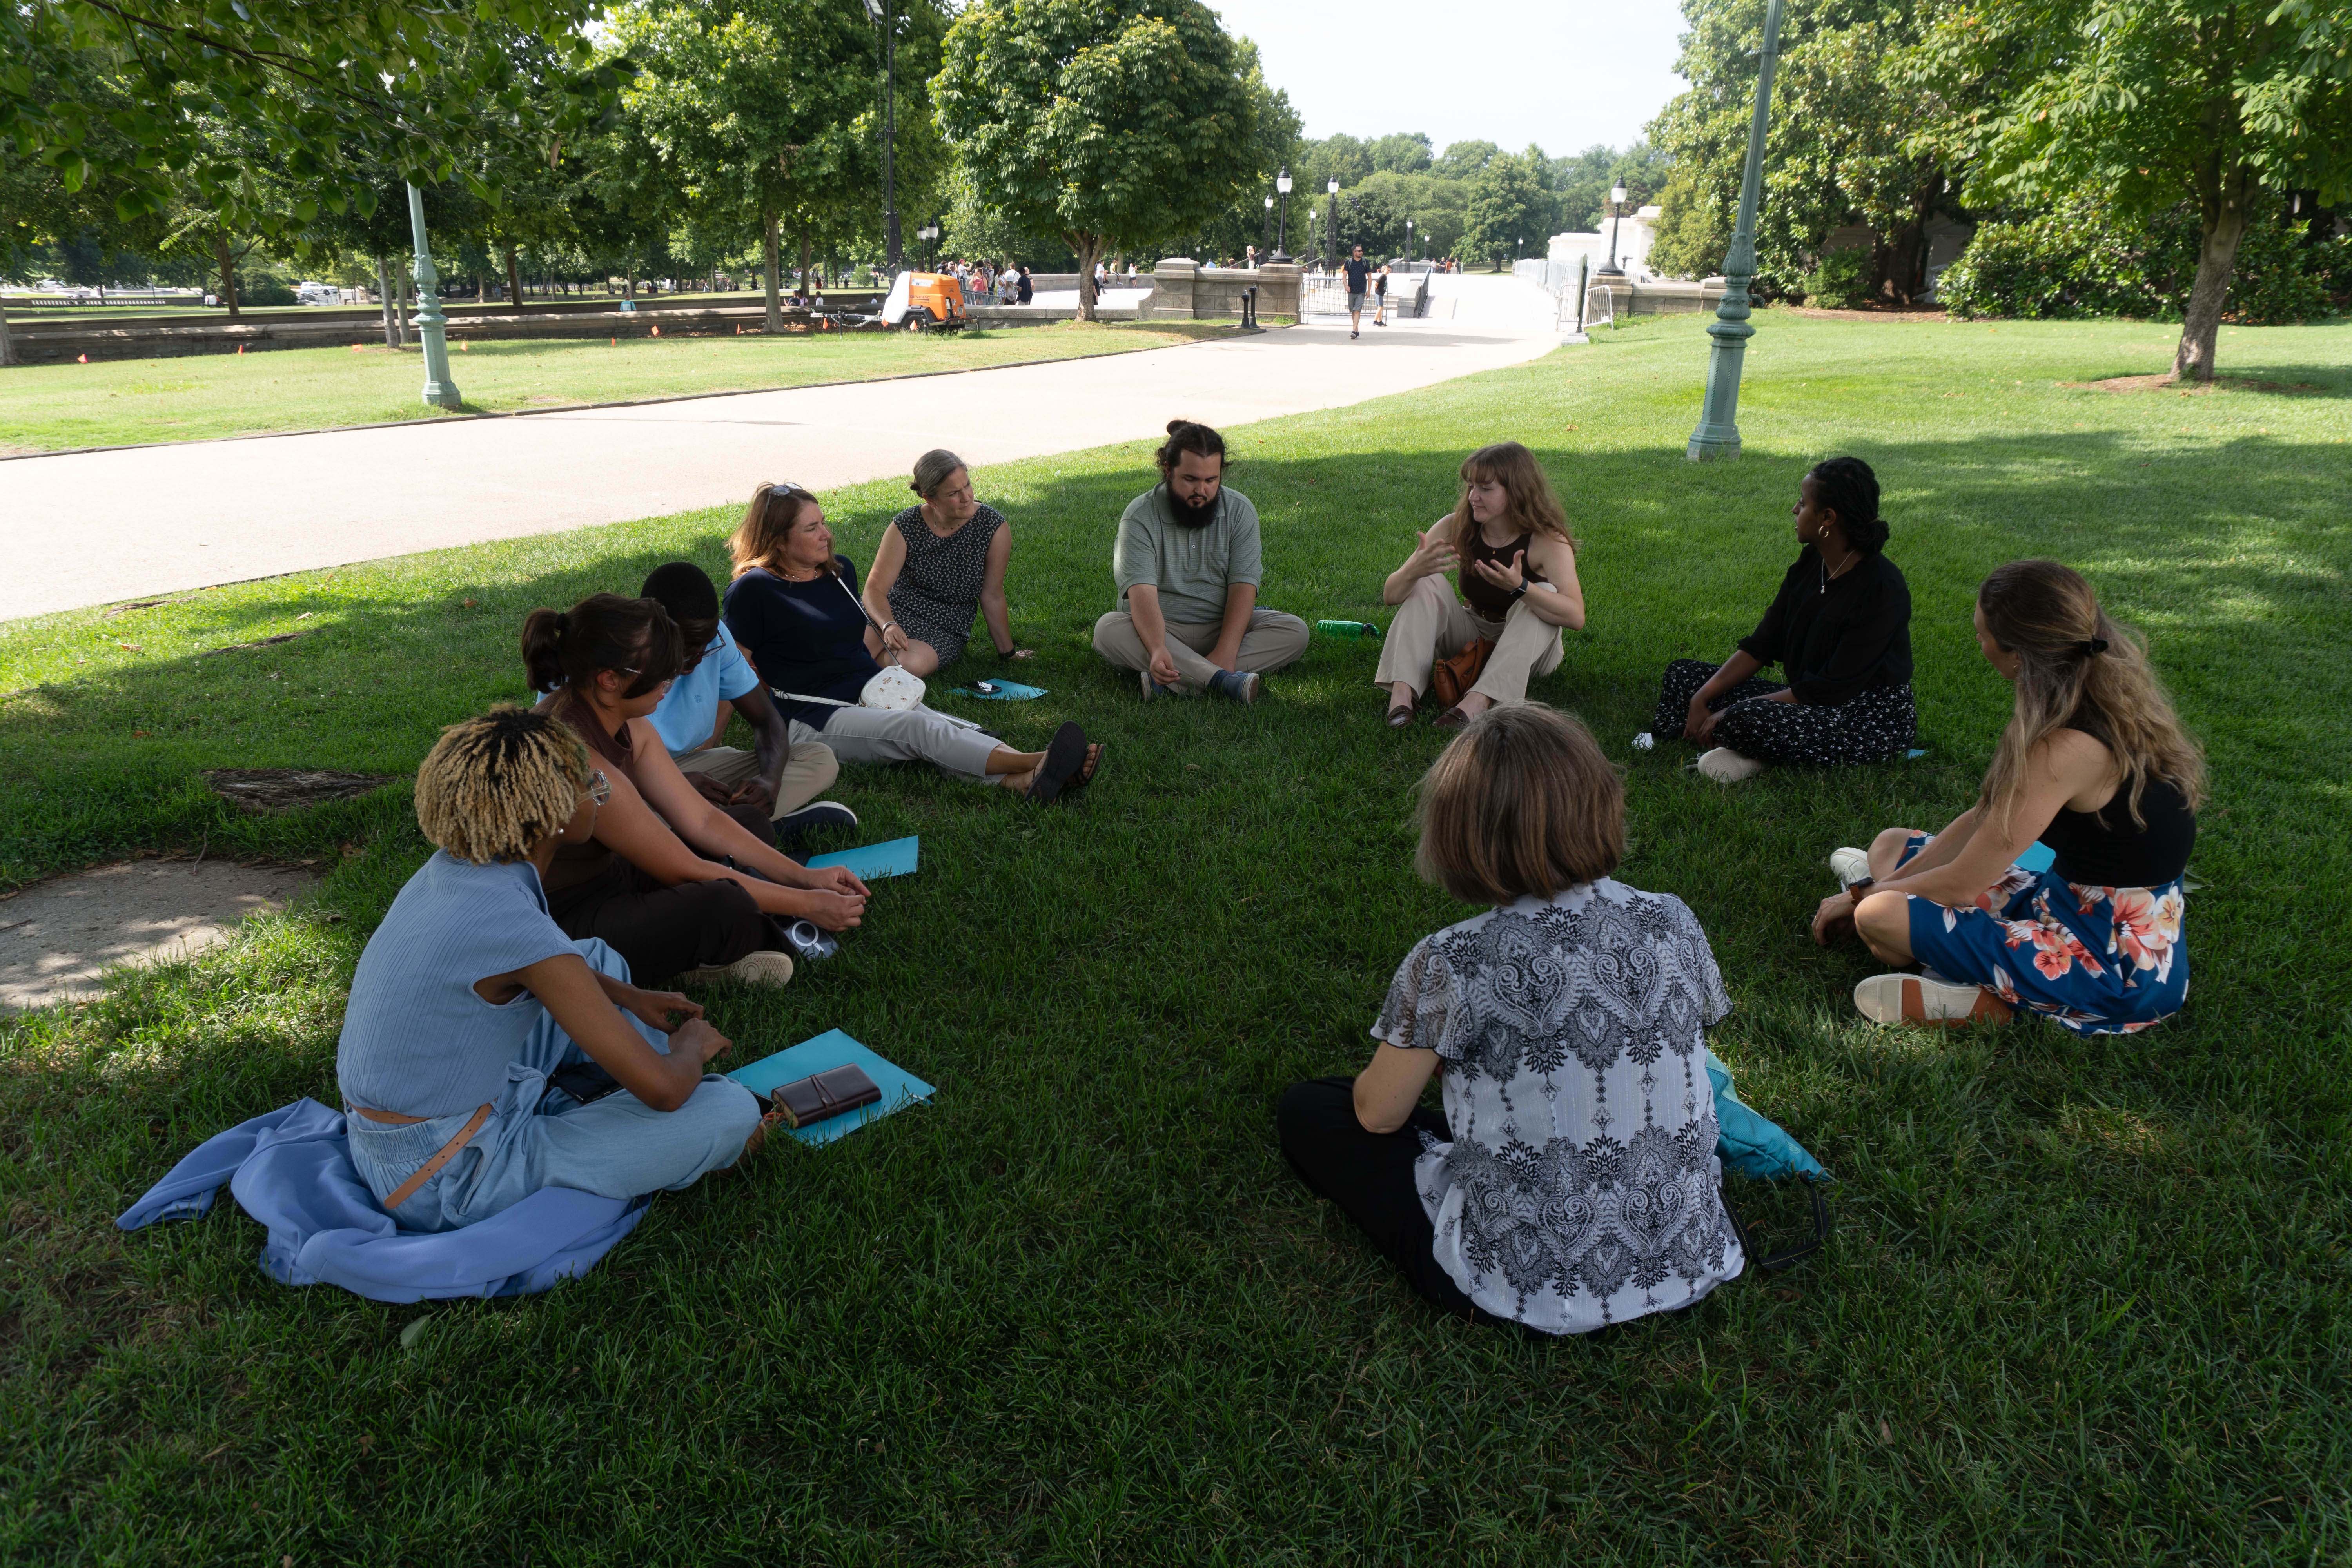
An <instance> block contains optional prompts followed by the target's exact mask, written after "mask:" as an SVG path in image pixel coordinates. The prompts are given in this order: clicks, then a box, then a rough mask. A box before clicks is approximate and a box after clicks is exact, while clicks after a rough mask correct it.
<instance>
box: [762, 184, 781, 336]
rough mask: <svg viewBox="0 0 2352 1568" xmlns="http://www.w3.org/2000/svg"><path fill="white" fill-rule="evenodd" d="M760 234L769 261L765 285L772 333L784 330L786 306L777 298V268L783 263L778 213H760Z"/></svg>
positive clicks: (765, 256)
mask: <svg viewBox="0 0 2352 1568" xmlns="http://www.w3.org/2000/svg"><path fill="white" fill-rule="evenodd" d="M760 236H761V252H762V255H763V257H764V258H765V260H766V262H767V267H766V268H765V270H766V273H767V276H766V279H765V280H764V286H765V287H766V289H767V291H768V331H770V332H772V333H773V332H781V331H783V330H784V307H783V304H782V301H780V300H778V299H777V298H776V268H778V266H779V265H781V263H780V261H779V259H778V258H777V256H776V215H775V214H774V213H772V212H763V213H761V215H760Z"/></svg>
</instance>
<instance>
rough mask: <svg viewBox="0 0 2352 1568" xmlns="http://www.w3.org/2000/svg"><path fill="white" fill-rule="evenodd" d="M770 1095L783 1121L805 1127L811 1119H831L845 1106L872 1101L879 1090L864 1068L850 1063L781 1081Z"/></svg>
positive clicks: (855, 1107) (855, 1105)
mask: <svg viewBox="0 0 2352 1568" xmlns="http://www.w3.org/2000/svg"><path fill="white" fill-rule="evenodd" d="M772 1098H773V1100H774V1102H775V1107H776V1109H777V1110H780V1111H782V1113H783V1117H784V1120H785V1121H788V1122H790V1123H792V1124H793V1126H794V1127H806V1126H808V1125H809V1124H810V1123H811V1122H814V1121H830V1120H831V1119H832V1118H834V1117H836V1116H839V1115H840V1114H841V1113H842V1112H843V1111H845V1110H856V1109H857V1108H858V1107H859V1106H861V1105H872V1104H875V1103H876V1102H877V1101H878V1100H881V1098H882V1090H881V1089H879V1088H878V1087H877V1086H876V1084H875V1082H874V1080H873V1079H870V1078H867V1077H866V1069H865V1068H861V1067H855V1066H852V1067H838V1068H832V1069H830V1070H829V1071H825V1072H820V1073H812V1074H810V1075H809V1076H808V1077H807V1078H804V1079H801V1080H800V1081H799V1082H797V1083H788V1084H784V1085H782V1087H780V1088H779V1089H777V1090H776V1092H775V1094H774V1096H773V1097H772Z"/></svg>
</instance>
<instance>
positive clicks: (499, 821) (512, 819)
mask: <svg viewBox="0 0 2352 1568" xmlns="http://www.w3.org/2000/svg"><path fill="white" fill-rule="evenodd" d="M587 786H588V748H587V747H585V746H583V745H582V744H581V743H580V738H579V737H578V736H577V735H575V734H573V733H572V731H571V730H570V729H569V728H568V727H567V726H565V725H564V724H562V723H561V722H560V721H557V720H555V719H553V718H551V717H550V716H549V715H547V714H545V713H538V712H533V711H531V710H528V709H523V708H516V707H513V706H510V705H502V706H499V707H497V708H493V709H491V710H489V711H488V713H485V714H482V715H481V716H480V717H479V718H475V719H467V720H465V721H462V722H459V723H456V724H452V725H450V726H449V727H448V728H447V729H446V730H444V731H441V739H440V740H438V741H436V742H434V745H433V750H432V751H431V752H427V753H426V755H425V763H424V765H423V766H421V767H419V768H418V769H417V770H416V826H418V827H420V828H423V829H424V830H425V837H427V838H429V839H431V840H432V841H433V842H434V843H436V844H437V845H439V846H440V847H442V848H444V849H446V850H447V851H449V853H450V854H452V855H454V856H456V857H457V858H458V859H460V860H468V861H471V862H473V863H474V864H475V865H477V866H487V865H490V864H493V863H495V862H497V861H501V860H520V859H523V858H527V857H528V856H529V855H530V852H531V850H532V849H533V848H535V847H538V845H539V844H540V842H541V840H543V839H545V838H546V837H549V836H550V835H551V834H552V833H554V831H555V830H556V829H557V828H559V827H562V826H563V825H564V824H565V823H567V822H569V821H571V820H572V813H573V812H575V811H577V810H579V809H580V792H581V791H582V790H583V789H585V788H587Z"/></svg>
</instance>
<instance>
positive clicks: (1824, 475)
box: [1805, 458, 1887, 555]
mask: <svg viewBox="0 0 2352 1568" xmlns="http://www.w3.org/2000/svg"><path fill="white" fill-rule="evenodd" d="M1805 478H1807V479H1811V480H1812V481H1813V504H1814V505H1815V506H1817V507H1823V508H1826V509H1827V510H1831V511H1833V512H1835V513H1837V520H1838V529H1839V531H1841V532H1843V534H1844V535H1845V542H1847V543H1848V544H1850V545H1852V546H1853V548H1855V549H1856V550H1859V551H1861V552H1863V553H1864V554H1865V555H1875V554H1877V553H1878V552H1880V551H1882V550H1884V549H1885V548H1886V534H1887V528H1886V521H1885V519H1884V518H1881V517H1880V516H1879V515H1878V476H1877V475H1876V474H1874V473H1872V472H1871V471H1870V465H1869V464H1868V463H1865V462H1864V461H1863V460H1862V459H1861V458H1827V459H1825V460H1823V461H1822V462H1819V463H1816V464H1814V465H1813V467H1812V469H1811V472H1809V473H1807V474H1806V475H1805Z"/></svg>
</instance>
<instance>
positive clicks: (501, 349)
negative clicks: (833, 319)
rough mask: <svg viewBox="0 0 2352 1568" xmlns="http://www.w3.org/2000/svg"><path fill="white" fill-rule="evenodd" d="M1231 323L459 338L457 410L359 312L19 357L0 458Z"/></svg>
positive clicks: (950, 360)
mask: <svg viewBox="0 0 2352 1568" xmlns="http://www.w3.org/2000/svg"><path fill="white" fill-rule="evenodd" d="M648 319H650V320H652V321H654V324H656V325H659V324H660V321H659V318H658V317H650V316H649V318H648ZM1230 331H1232V328H1231V327H1230V325H1228V324H1227V323H1224V322H1216V321H1200V322H1193V321H1168V322H1159V321H1152V322H1141V323H1138V322H1130V321H1096V322H1080V321H1057V322H1049V323H1040V324H1038V325H1036V326H1034V327H1001V328H996V329H993V330H990V331H965V332H956V333H951V334H944V335H934V334H932V333H929V332H924V333H908V332H883V331H875V332H793V333H786V334H784V335H783V336H781V337H768V336H766V335H764V334H761V333H758V332H753V331H745V332H744V333H742V334H741V335H740V336H737V335H735V334H734V333H732V332H731V331H730V332H727V333H721V334H715V335H713V336H709V337H686V336H681V335H678V334H677V332H676V331H672V332H671V333H669V334H667V335H665V336H662V337H658V338H654V337H636V338H625V339H622V340H619V341H617V342H615V341H607V342H601V343H600V342H594V341H593V340H583V339H559V340H540V341H520V340H519V341H514V342H470V343H467V346H465V347H463V348H460V347H459V346H458V345H457V344H456V343H452V344H451V345H450V349H449V374H450V379H452V380H453V381H455V382H456V383H457V390H458V392H459V393H460V394H461V395H463V396H464V398H465V404H464V406H463V408H462V409H461V410H459V411H458V412H457V414H455V415H453V414H451V413H449V412H447V411H445V410H443V409H440V408H436V407H431V406H428V405H425V403H424V402H423V401H422V400H421V398H420V397H419V395H418V394H419V392H420V389H422V387H423V386H424V384H425V358H424V355H423V353H421V352H420V351H419V350H418V348H417V346H416V343H415V339H414V338H412V339H411V340H410V342H409V346H408V347H407V348H405V349H403V350H400V351H397V352H395V351H394V350H391V349H387V348H385V347H384V346H383V331H382V329H381V328H380V327H379V326H377V325H376V324H375V323H373V322H369V321H360V322H355V323H353V324H352V335H351V342H350V343H347V344H342V345H340V346H338V347H335V348H319V349H272V350H269V351H268V352H267V353H246V354H236V353H227V354H190V355H184V356H182V357H179V358H175V359H143V360H102V361H97V362H93V363H89V364H42V365H20V366H16V367H15V368H13V369H11V370H9V371H7V372H5V374H0V456H5V455H6V454H8V453H9V452H12V451H14V452H32V451H57V450H60V449H64V448H68V447H120V446H130V445H133V444H136V443H140V442H148V441H189V440H198V439H205V438H209V437H222V436H255V435H262V434H267V433H269V432H272V431H285V430H322V429H328V428H331V427H336V426H347V425H372V424H379V423H383V422H386V421H391V420H404V419H446V418H452V417H463V416H466V415H480V414H511V413H516V412H520V411H523V410H529V409H540V408H561V407H571V406H575V405H580V404H583V403H613V402H621V401H625V400H628V399H633V398H651V397H684V396H689V395H696V394H700V393H711V392H749V391H756V390H758V389H761V388H763V387H775V386H804V385H807V384H810V383H813V382H826V381H876V380H880V379H882V378H884V377H886V376H898V375H925V374H938V373H940V372H942V371H955V370H978V369H982V368H983V367H985V366H988V365H998V364H1014V363H1022V362H1024V361H1029V360H1054V359H1076V358H1081V357H1084V356H1087V355H1092V354H1106V353H1128V352H1129V351H1132V350H1136V349H1151V348H1167V347H1170V346H1171V345H1173V344H1177V343H1184V342H1196V341H1198V340H1199V339H1201V338H1203V337H1207V336H1211V335H1213V334H1216V333H1220V332H1226V333H1229V332H1230ZM352 345H357V346H356V347H353V346H352Z"/></svg>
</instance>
